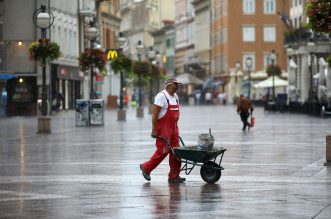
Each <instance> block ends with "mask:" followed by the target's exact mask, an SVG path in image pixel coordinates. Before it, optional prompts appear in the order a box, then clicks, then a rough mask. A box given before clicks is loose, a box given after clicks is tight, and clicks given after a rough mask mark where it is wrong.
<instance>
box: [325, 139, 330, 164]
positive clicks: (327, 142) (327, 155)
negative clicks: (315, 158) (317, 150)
mask: <svg viewBox="0 0 331 219" xmlns="http://www.w3.org/2000/svg"><path fill="white" fill-rule="evenodd" d="M325 147H326V152H325V154H326V162H325V163H324V166H331V135H327V136H326V145H325Z"/></svg>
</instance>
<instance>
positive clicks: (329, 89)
mask: <svg viewBox="0 0 331 219" xmlns="http://www.w3.org/2000/svg"><path fill="white" fill-rule="evenodd" d="M326 88H327V92H328V93H327V97H328V101H329V102H331V66H329V67H328V76H327V77H326Z"/></svg>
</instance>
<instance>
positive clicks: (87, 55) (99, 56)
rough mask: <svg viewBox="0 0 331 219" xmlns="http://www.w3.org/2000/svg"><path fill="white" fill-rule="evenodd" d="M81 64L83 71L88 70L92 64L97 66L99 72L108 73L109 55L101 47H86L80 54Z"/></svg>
mask: <svg viewBox="0 0 331 219" xmlns="http://www.w3.org/2000/svg"><path fill="white" fill-rule="evenodd" d="M78 60H79V65H80V69H81V70H82V71H87V70H88V69H90V68H91V67H92V66H94V67H96V68H97V69H98V70H99V72H100V73H101V74H103V75H106V69H105V66H106V63H107V57H106V54H105V53H104V51H102V50H100V49H85V51H84V52H83V53H82V54H81V55H80V56H79V59H78Z"/></svg>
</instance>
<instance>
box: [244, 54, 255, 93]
mask: <svg viewBox="0 0 331 219" xmlns="http://www.w3.org/2000/svg"><path fill="white" fill-rule="evenodd" d="M245 64H246V68H247V70H248V82H249V84H248V98H249V99H251V68H252V65H253V60H252V58H251V57H247V58H246V59H245Z"/></svg>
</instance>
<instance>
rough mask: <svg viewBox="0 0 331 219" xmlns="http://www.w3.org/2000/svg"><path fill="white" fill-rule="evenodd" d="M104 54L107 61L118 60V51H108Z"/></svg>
mask: <svg viewBox="0 0 331 219" xmlns="http://www.w3.org/2000/svg"><path fill="white" fill-rule="evenodd" d="M106 54H107V60H108V61H112V60H115V59H117V58H118V56H119V51H118V50H117V49H108V50H107V51H106Z"/></svg>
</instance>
